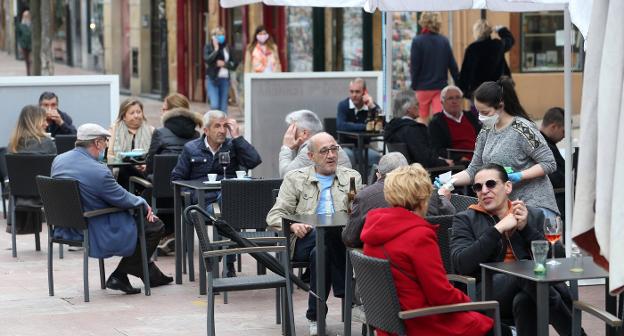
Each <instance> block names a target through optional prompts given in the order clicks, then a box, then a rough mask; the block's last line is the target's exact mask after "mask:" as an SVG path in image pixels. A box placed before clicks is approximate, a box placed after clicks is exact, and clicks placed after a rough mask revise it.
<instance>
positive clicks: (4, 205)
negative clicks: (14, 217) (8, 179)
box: [2, 196, 7, 219]
mask: <svg viewBox="0 0 624 336" xmlns="http://www.w3.org/2000/svg"><path fill="white" fill-rule="evenodd" d="M6 213H7V209H6V200H5V199H4V196H3V197H2V215H3V216H4V219H6V217H7V216H6Z"/></svg>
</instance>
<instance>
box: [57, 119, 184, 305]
mask: <svg viewBox="0 0 624 336" xmlns="http://www.w3.org/2000/svg"><path fill="white" fill-rule="evenodd" d="M110 136H111V135H110V133H109V132H108V131H107V130H106V129H105V128H103V127H101V126H99V125H96V124H84V125H82V126H80V127H79V128H78V135H77V141H76V148H74V149H73V150H70V151H68V152H65V153H63V154H60V155H59V156H57V157H56V158H55V159H54V162H53V163H52V174H51V176H52V177H54V178H68V179H75V180H78V182H79V186H80V200H81V202H82V206H83V207H84V210H85V211H91V210H98V209H104V208H110V207H117V208H121V209H131V208H134V207H137V206H143V207H145V213H146V214H147V223H146V224H145V240H146V243H147V255H148V256H151V255H152V253H154V250H155V249H156V244H158V240H159V239H160V237H161V236H162V234H163V223H162V222H161V221H160V220H158V218H157V217H156V216H154V214H153V213H152V209H151V208H150V206H149V205H148V204H147V202H145V200H144V199H143V198H140V197H137V196H135V195H132V194H131V193H129V192H127V191H126V190H125V189H124V188H122V187H121V186H120V185H119V184H118V183H117V182H116V181H115V178H114V177H113V174H112V173H111V171H110V169H108V168H107V167H106V166H105V165H103V164H102V163H101V162H100V161H101V160H102V159H103V157H104V149H106V146H107V143H108V138H109V137H110ZM135 216H136V215H135ZM136 220H138V218H136V217H134V218H133V215H131V214H130V212H129V211H124V212H115V213H111V214H105V215H101V216H97V217H93V218H89V219H88V224H89V256H90V257H93V258H108V257H112V256H122V257H123V258H122V259H121V261H120V262H119V265H117V269H115V271H114V272H113V273H112V274H111V275H110V276H109V278H108V280H107V281H106V288H108V289H115V290H120V291H123V292H125V293H127V294H137V293H140V292H141V289H140V288H134V287H132V285H131V284H130V281H129V280H128V274H131V275H134V276H136V277H139V278H141V279H143V267H142V261H141V248H140V244H139V243H138V237H137V228H136V224H135V221H136ZM54 236H55V237H57V238H64V239H72V240H82V239H83V236H82V232H81V231H78V230H75V229H67V228H58V229H55V230H54ZM148 270H149V282H150V286H151V287H157V286H162V285H166V284H168V283H170V282H171V281H173V278H172V277H169V276H166V275H164V274H162V272H161V271H160V269H158V267H157V266H156V265H155V264H154V262H151V263H150V264H149V266H148Z"/></svg>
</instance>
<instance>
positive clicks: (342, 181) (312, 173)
mask: <svg viewBox="0 0 624 336" xmlns="http://www.w3.org/2000/svg"><path fill="white" fill-rule="evenodd" d="M305 169H306V173H307V175H308V178H307V182H309V183H318V181H319V180H318V178H317V177H316V170H315V169H314V165H311V166H308V167H306V168H305ZM342 172H343V168H342V167H340V166H338V167H336V173H335V174H334V180H336V179H338V184H339V185H347V184H349V178H348V177H347V175H346V174H343V173H342Z"/></svg>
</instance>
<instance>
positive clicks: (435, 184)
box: [433, 177, 443, 189]
mask: <svg viewBox="0 0 624 336" xmlns="http://www.w3.org/2000/svg"><path fill="white" fill-rule="evenodd" d="M433 185H434V186H435V187H436V188H437V189H440V188H442V185H443V183H442V182H441V181H440V177H436V178H435V179H434V180H433Z"/></svg>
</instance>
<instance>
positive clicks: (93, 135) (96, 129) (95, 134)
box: [76, 124, 111, 140]
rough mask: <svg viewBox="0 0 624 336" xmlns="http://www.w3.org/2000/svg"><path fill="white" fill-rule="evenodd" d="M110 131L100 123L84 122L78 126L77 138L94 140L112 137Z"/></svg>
mask: <svg viewBox="0 0 624 336" xmlns="http://www.w3.org/2000/svg"><path fill="white" fill-rule="evenodd" d="M110 136H111V134H110V132H109V131H108V130H107V129H106V128H104V127H102V126H100V125H98V124H83V125H80V127H78V134H76V139H77V140H93V139H97V138H100V137H110Z"/></svg>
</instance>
